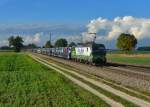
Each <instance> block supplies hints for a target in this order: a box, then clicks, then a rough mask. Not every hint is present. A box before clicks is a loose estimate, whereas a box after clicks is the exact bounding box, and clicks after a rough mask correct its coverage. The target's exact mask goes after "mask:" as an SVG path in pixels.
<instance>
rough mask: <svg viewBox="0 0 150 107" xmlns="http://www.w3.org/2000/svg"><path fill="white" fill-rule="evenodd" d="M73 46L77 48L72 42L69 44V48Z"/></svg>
mask: <svg viewBox="0 0 150 107" xmlns="http://www.w3.org/2000/svg"><path fill="white" fill-rule="evenodd" d="M73 46H77V45H76V44H75V43H74V42H71V43H70V44H69V47H73Z"/></svg>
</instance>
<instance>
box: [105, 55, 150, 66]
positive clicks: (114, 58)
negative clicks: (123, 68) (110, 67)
mask: <svg viewBox="0 0 150 107" xmlns="http://www.w3.org/2000/svg"><path fill="white" fill-rule="evenodd" d="M107 61H108V62H115V63H124V64H131V65H139V66H150V54H148V53H146V54H145V53H144V54H142V53H138V54H123V53H108V54H107Z"/></svg>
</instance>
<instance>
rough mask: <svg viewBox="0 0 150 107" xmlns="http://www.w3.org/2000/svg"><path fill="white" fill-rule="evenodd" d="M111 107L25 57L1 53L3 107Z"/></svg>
mask: <svg viewBox="0 0 150 107" xmlns="http://www.w3.org/2000/svg"><path fill="white" fill-rule="evenodd" d="M93 106H97V107H108V106H109V105H107V104H106V103H105V102H104V101H102V100H101V99H99V98H98V97H96V96H94V95H93V94H91V93H89V92H87V91H85V90H83V89H82V88H80V87H78V86H76V85H74V84H73V83H72V82H71V81H70V80H68V79H66V78H64V77H63V76H62V75H60V74H59V73H56V72H55V71H53V70H52V69H48V68H47V67H45V66H43V65H41V64H39V63H37V62H36V61H34V60H32V59H31V58H30V57H29V56H27V55H26V54H16V53H0V107H93Z"/></svg>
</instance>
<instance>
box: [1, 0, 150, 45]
mask: <svg viewBox="0 0 150 107" xmlns="http://www.w3.org/2000/svg"><path fill="white" fill-rule="evenodd" d="M149 4H150V0H0V39H1V40H3V39H4V40H5V39H6V38H7V37H8V36H10V35H11V34H20V33H21V34H22V35H24V36H26V35H28V36H29V35H32V36H33V35H34V34H35V33H41V32H42V35H46V34H47V33H48V32H49V31H53V32H54V34H56V37H55V38H54V39H56V38H57V35H63V36H68V35H79V34H80V33H82V32H85V31H86V29H87V28H86V26H87V24H88V23H89V22H90V20H92V19H97V18H99V17H103V18H106V19H108V20H113V19H114V18H116V17H117V16H119V17H124V16H133V17H135V18H145V19H149V18H150V14H149V10H150V6H149ZM20 26H21V28H20ZM31 26H32V27H31ZM33 26H38V28H36V27H33ZM30 27H31V29H30ZM40 29H42V30H40ZM65 34H66V35H65ZM45 38H47V36H43V37H42V38H41V39H42V41H41V43H40V44H42V43H43V42H44V41H45V40H46V39H45ZM143 41H144V40H143ZM143 41H142V42H140V44H144V43H145V45H149V43H148V42H147V41H145V42H143ZM105 43H107V42H105ZM112 43H114V42H112ZM106 45H107V44H106ZM111 45H112V44H111ZM112 47H114V46H112Z"/></svg>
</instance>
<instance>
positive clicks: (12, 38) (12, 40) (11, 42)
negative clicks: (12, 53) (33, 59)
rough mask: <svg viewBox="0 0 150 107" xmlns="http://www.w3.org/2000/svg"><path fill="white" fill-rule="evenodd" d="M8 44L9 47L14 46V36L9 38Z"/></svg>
mask: <svg viewBox="0 0 150 107" xmlns="http://www.w3.org/2000/svg"><path fill="white" fill-rule="evenodd" d="M8 42H9V47H11V46H13V42H14V36H11V37H9V38H8Z"/></svg>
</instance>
